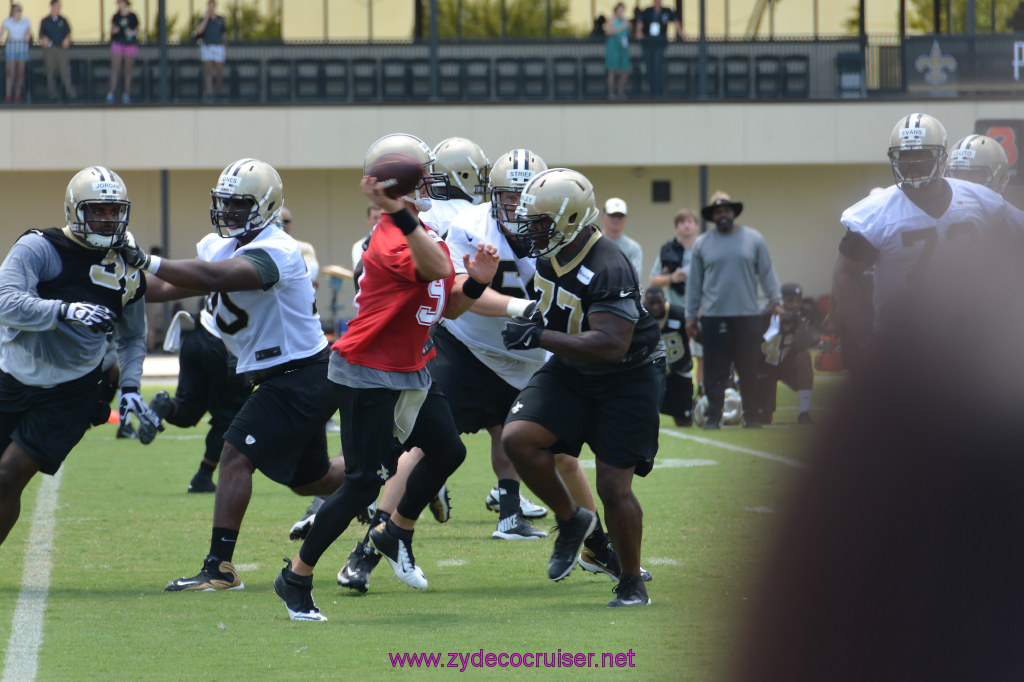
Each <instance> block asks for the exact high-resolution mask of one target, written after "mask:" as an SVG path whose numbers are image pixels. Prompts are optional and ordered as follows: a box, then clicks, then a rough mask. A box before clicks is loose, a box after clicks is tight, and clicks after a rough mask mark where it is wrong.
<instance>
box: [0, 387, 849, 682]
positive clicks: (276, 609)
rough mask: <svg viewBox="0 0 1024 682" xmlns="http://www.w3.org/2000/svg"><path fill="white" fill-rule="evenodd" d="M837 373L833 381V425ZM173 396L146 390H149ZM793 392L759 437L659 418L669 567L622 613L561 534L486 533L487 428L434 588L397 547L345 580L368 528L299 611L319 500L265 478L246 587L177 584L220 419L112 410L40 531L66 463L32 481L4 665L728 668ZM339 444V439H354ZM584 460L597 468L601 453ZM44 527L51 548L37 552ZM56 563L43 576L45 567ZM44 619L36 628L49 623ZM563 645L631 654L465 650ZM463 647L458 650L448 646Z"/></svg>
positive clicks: (656, 515) (647, 552)
mask: <svg viewBox="0 0 1024 682" xmlns="http://www.w3.org/2000/svg"><path fill="white" fill-rule="evenodd" d="M841 384H842V379H840V378H836V377H832V376H823V377H819V378H818V381H817V385H816V386H815V401H814V402H815V406H814V412H815V416H816V417H818V419H819V421H820V420H821V419H822V418H823V417H824V416H825V413H826V411H827V405H828V404H830V403H831V402H832V401H833V396H834V395H835V393H836V391H837V390H838V389H839V387H840V386H841ZM156 390H157V387H155V386H149V387H145V388H144V391H143V392H144V394H145V395H146V397H147V398H149V397H150V396H151V395H152V394H153V392H155V391H156ZM172 390H173V389H172ZM779 406H780V409H779V411H778V412H777V413H776V420H775V422H776V423H775V425H773V426H770V427H767V428H765V429H762V430H759V431H754V430H744V429H741V428H740V427H726V428H724V429H723V430H721V431H717V432H705V431H701V430H697V429H692V428H690V429H679V428H675V427H674V426H671V420H668V419H667V418H664V417H663V418H662V426H663V430H662V438H661V446H660V451H659V454H658V459H657V462H658V464H657V468H655V470H654V471H653V472H652V473H651V474H650V475H649V476H648V477H647V478H644V479H635V483H634V489H635V491H636V493H637V495H638V497H639V499H640V502H641V504H642V505H643V508H644V513H645V517H644V543H643V564H644V565H645V566H646V567H647V568H648V569H649V570H650V571H651V573H652V574H653V576H654V579H653V581H652V582H651V583H649V584H648V589H649V593H650V596H651V599H652V601H653V604H652V605H651V606H649V607H647V608H627V609H609V608H606V606H605V604H606V603H607V602H608V600H610V599H611V598H612V597H613V594H612V582H611V581H610V580H609V579H608V578H606V577H604V576H596V575H593V574H590V573H586V572H584V571H582V570H581V569H579V568H577V569H576V570H575V571H574V572H573V573H572V574H570V575H569V577H568V578H567V579H566V580H564V581H562V582H560V583H553V582H550V581H549V580H548V579H547V575H546V567H547V559H548V556H549V555H550V552H551V546H552V545H551V538H550V537H549V538H546V539H543V540H540V541H520V542H510V541H497V540H492V539H491V538H490V534H491V532H492V531H493V530H494V527H495V523H496V521H497V515H496V514H494V513H492V512H490V511H488V510H487V509H486V508H485V507H484V498H485V497H486V495H487V492H488V490H489V489H490V488H491V487H492V486H493V485H494V475H493V473H492V471H491V467H490V458H489V443H488V442H487V437H486V435H485V434H483V435H482V434H477V435H474V436H469V437H467V439H466V444H467V448H468V450H469V454H468V456H467V459H466V462H465V464H464V465H463V466H462V468H460V469H459V471H457V472H456V473H455V474H454V476H453V477H452V479H451V480H450V481H449V487H450V489H451V492H452V518H451V521H449V522H448V523H446V524H443V525H442V524H438V523H436V522H435V521H434V519H433V518H432V517H431V516H430V515H429V512H426V513H425V514H424V517H423V518H422V519H421V521H420V523H419V524H418V526H417V531H416V537H415V544H414V548H415V551H416V559H417V563H418V564H419V565H420V566H421V567H422V568H423V571H424V573H425V574H426V576H427V578H428V580H429V581H430V588H429V589H428V590H426V591H424V592H416V591H413V590H411V589H409V588H408V587H406V586H405V585H403V584H401V583H399V582H398V581H397V580H396V579H395V578H394V576H393V575H392V573H391V569H390V567H389V566H388V565H387V562H386V561H384V562H382V563H381V565H380V566H379V567H378V568H377V570H376V571H375V572H374V573H373V576H372V579H371V581H370V591H369V593H367V594H365V595H360V594H358V593H356V592H353V591H351V590H347V589H345V588H342V587H339V586H338V585H337V584H336V582H335V575H336V573H337V571H338V569H339V568H341V566H342V564H343V563H344V561H345V558H346V556H347V554H348V552H349V551H350V550H351V548H352V546H353V545H354V544H355V542H356V541H357V540H358V539H360V538H361V536H362V534H363V532H364V531H365V526H360V525H358V524H354V525H353V526H352V527H350V528H349V530H348V531H346V533H345V534H344V535H343V536H342V537H341V538H340V539H339V541H338V542H337V543H336V544H335V545H334V546H333V547H332V548H331V549H330V550H329V551H328V553H327V554H326V555H325V556H324V558H323V559H322V561H321V563H320V565H319V567H318V571H317V574H316V577H315V583H314V597H315V599H316V601H317V604H318V606H319V607H320V609H321V611H323V613H324V614H325V615H326V616H327V617H328V618H329V619H330V620H329V621H328V622H326V623H293V622H291V621H289V620H288V616H287V613H286V612H285V609H284V606H283V604H282V603H281V602H280V601H279V600H278V598H277V597H276V596H275V595H274V593H273V586H272V584H273V580H274V577H275V576H276V574H277V573H278V571H279V570H280V568H281V566H282V565H283V562H282V561H281V559H282V557H285V556H289V557H290V556H293V555H294V554H295V553H296V551H297V550H298V544H297V543H293V542H290V541H289V540H288V530H289V528H290V527H291V525H292V523H293V522H294V521H295V520H296V519H298V518H299V517H300V516H301V515H302V513H303V512H304V510H305V508H306V506H307V504H308V500H307V499H306V498H300V497H297V496H296V495H294V494H293V493H291V492H290V491H289V490H288V489H286V488H284V487H283V486H280V485H277V484H275V483H272V482H270V481H269V480H267V479H266V478H264V477H263V476H262V475H260V474H257V475H256V477H255V479H254V485H253V497H252V501H251V503H250V505H249V510H248V512H247V514H246V518H245V522H244V523H243V526H242V530H241V534H240V536H239V541H238V549H237V550H236V552H235V557H234V563H235V565H236V566H237V567H238V569H239V572H240V573H241V575H242V579H243V580H244V582H245V589H244V590H240V591H231V592H216V593H169V592H164V590H163V588H164V586H165V585H166V584H167V582H169V581H170V580H172V579H174V578H178V577H181V576H185V575H189V576H191V575H193V574H195V573H196V572H198V570H199V568H200V567H201V563H202V559H203V556H204V555H205V554H206V552H207V549H208V545H209V539H210V538H209V535H210V522H211V515H212V508H213V495H209V494H203V495H189V494H186V493H185V490H186V488H187V485H188V481H189V479H190V478H191V476H192V474H193V472H194V471H195V468H196V466H197V464H198V462H199V459H200V456H201V453H202V448H203V436H204V435H205V429H206V426H205V424H203V425H201V426H200V427H199V428H197V429H191V430H180V429H176V428H174V427H168V429H167V431H166V432H165V433H163V434H161V435H160V436H158V438H157V439H156V441H155V442H153V443H152V444H151V445H148V446H142V445H140V444H139V443H138V442H137V441H134V440H115V439H114V431H115V427H114V426H112V425H106V426H103V427H100V428H95V429H92V430H90V431H89V432H88V433H87V434H86V437H85V439H84V440H83V442H82V443H81V444H80V445H79V446H78V447H77V448H76V449H75V450H74V451H73V452H72V453H71V455H70V456H69V458H68V460H67V461H66V462H65V465H64V467H63V469H62V473H61V475H60V478H59V482H58V483H59V484H58V486H57V489H56V505H55V511H54V512H53V516H52V521H49V522H47V521H46V520H41V521H40V522H39V523H38V524H37V525H36V527H35V529H34V531H35V532H33V517H34V514H35V512H36V507H37V498H39V492H40V488H41V484H42V483H43V480H44V479H49V477H43V476H37V477H36V479H35V480H34V481H33V482H32V484H31V485H30V486H29V488H28V489H27V490H26V492H25V495H24V496H23V498H22V513H21V518H20V520H19V522H18V525H17V526H16V527H15V529H14V530H13V531H12V533H11V535H10V537H9V538H8V540H7V541H6V542H5V543H4V545H3V546H2V548H0V646H2V647H3V648H4V656H5V659H4V660H5V663H4V665H5V671H4V679H19V678H23V677H24V676H25V675H27V674H29V673H31V671H32V670H33V668H32V666H33V665H35V666H37V668H35V669H34V670H35V671H36V679H39V680H83V679H107V680H192V679H195V680H199V679H224V680H253V679H267V680H271V679H272V680H306V679H343V678H348V677H351V676H352V675H360V676H362V677H364V678H365V679H378V678H383V677H388V676H390V675H392V674H393V673H394V671H395V666H394V665H393V662H392V657H391V654H402V653H409V654H414V653H431V652H434V653H440V654H442V656H441V658H440V659H439V660H438V662H439V663H440V664H441V665H442V666H448V665H449V664H451V663H453V662H455V663H456V664H457V666H458V667H454V668H447V667H445V668H441V669H439V670H437V669H431V670H428V669H426V668H425V667H423V666H422V664H421V666H419V667H417V666H413V667H415V668H416V670H417V672H418V673H419V674H428V675H432V676H440V677H447V676H451V675H453V674H459V671H460V670H461V669H462V667H463V665H465V666H466V670H465V673H462V674H469V675H473V676H480V675H501V676H502V677H504V678H508V677H510V676H511V677H513V678H516V679H520V678H522V679H551V678H556V677H558V678H568V679H584V678H588V677H592V676H594V675H595V674H596V675H598V676H600V677H602V678H604V677H606V676H611V677H620V678H626V677H631V678H638V679H677V680H687V681H689V680H695V681H703V680H717V679H722V678H723V677H724V675H725V674H726V673H727V671H728V669H729V665H730V662H731V661H732V660H733V657H734V655H735V651H736V631H737V626H738V623H739V620H740V617H741V616H742V614H743V609H744V606H745V604H746V603H747V599H748V596H749V587H748V585H749V581H750V580H751V579H752V577H753V576H755V575H756V571H757V562H758V560H759V557H760V552H761V551H762V550H763V548H764V546H765V543H766V541H767V540H768V538H769V534H770V531H771V529H772V524H773V523H774V520H775V518H776V515H775V514H774V511H775V510H777V509H778V508H779V505H780V503H781V501H782V498H783V496H784V494H785V492H786V490H787V486H788V484H789V482H790V481H791V477H792V475H793V473H794V472H795V471H797V467H798V466H799V463H800V462H801V461H802V460H805V459H806V457H807V456H808V452H807V448H808V446H809V445H810V444H811V443H812V442H813V440H814V437H815V435H816V434H817V432H818V429H819V428H820V427H818V426H812V427H797V426H795V422H796V415H797V410H796V409H795V396H794V394H793V393H792V392H790V391H789V390H788V389H786V388H785V387H780V389H779ZM329 444H330V447H331V449H332V451H334V452H336V451H337V449H338V447H339V439H338V436H337V434H329ZM583 459H584V464H585V465H587V466H588V468H587V472H588V475H589V476H590V477H591V480H593V474H594V469H593V461H592V460H593V456H592V455H591V454H589V453H586V454H585V455H584V457H583ZM52 483H53V482H52V479H51V483H50V485H49V488H48V489H44V490H43V501H44V503H45V500H46V499H47V498H46V496H47V495H51V498H49V499H52V493H53V491H52V488H53V485H52ZM524 492H526V494H527V495H528V496H530V497H531V499H535V501H537V502H540V501H539V500H536V498H535V497H534V496H532V495H531V494H530V493H529V491H524ZM44 506H45V505H44ZM553 523H554V522H553V520H552V518H551V517H550V516H549V517H548V518H546V519H541V520H537V521H536V522H535V524H534V525H536V526H537V527H538V528H542V529H544V530H547V531H550V530H551V526H552V525H553ZM48 531H52V549H51V550H50V551H48V552H40V551H38V549H39V547H45V546H46V542H47V536H48ZM26 556H28V557H29V560H28V562H26ZM48 568H49V571H50V575H49V580H48V586H46V583H44V586H45V591H44V587H40V586H38V585H36V584H35V583H34V582H33V581H32V580H30V579H29V578H31V577H32V576H36V577H38V576H40V575H45V571H46V570H47V569H48ZM26 571H27V572H28V574H29V576H26ZM35 582H38V581H35ZM23 584H26V585H28V587H27V588H26V589H24V590H23ZM44 598H45V610H42V609H41V607H40V604H42V603H43V599H44ZM19 599H21V600H22V602H21V604H22V607H21V608H20V609H18V604H19ZM40 616H41V618H40ZM40 621H41V632H42V634H41V639H40V638H39V637H36V636H33V635H32V633H33V632H34V631H33V630H32V628H33V627H39V625H40ZM26 641H27V642H28V645H26ZM12 642H18V643H19V645H18V646H17V647H12V646H11V643H12ZM559 650H560V651H561V653H571V654H577V653H583V654H589V653H594V654H596V655H595V656H594V657H593V659H592V660H593V662H594V665H595V666H599V665H600V661H601V656H600V654H601V653H612V654H628V653H629V652H632V658H631V661H632V664H633V665H634V666H635V667H623V668H608V667H605V668H600V669H597V670H595V669H586V668H575V667H573V668H569V667H561V668H546V667H539V668H538V667H525V666H523V665H522V662H523V661H525V660H531V661H532V660H533V657H530V658H529V659H526V658H519V661H520V665H519V666H517V667H513V666H507V667H499V666H497V665H495V666H494V667H487V666H486V663H485V664H484V665H483V667H474V666H473V665H472V664H471V659H469V655H470V654H473V653H476V654H477V657H476V659H479V658H480V652H481V651H482V652H483V654H484V655H486V654H488V653H493V654H495V655H497V654H501V653H505V654H513V653H518V654H525V653H531V654H533V653H541V654H543V653H547V654H548V655H549V656H550V655H551V654H555V653H558V652H559ZM457 652H462V658H461V659H459V658H453V657H452V656H451V655H450V653H457ZM514 660H516V659H515V658H513V661H514ZM560 660H562V661H563V666H564V665H565V658H564V657H563V658H561V659H560ZM625 660H626V659H624V658H622V659H620V661H625ZM627 666H628V664H627ZM406 667H409V666H408V665H407V666H406ZM638 676H639V677H638Z"/></svg>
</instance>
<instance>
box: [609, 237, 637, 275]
mask: <svg viewBox="0 0 1024 682" xmlns="http://www.w3.org/2000/svg"><path fill="white" fill-rule="evenodd" d="M604 236H605V237H608V234H607V233H605V235H604ZM608 239H610V240H611V242H612V244H615V245H616V246H618V247H619V248H620V249H622V253H624V254H626V258H628V259H629V263H630V265H632V266H633V270H634V271H635V272H636V276H637V279H640V273H641V272H643V267H644V249H643V247H642V246H640V244H639V243H638V242H637V241H636V240H635V239H632V238H630V237H627V236H626V235H622V236H621V237H619V238H618V239H613V238H612V237H608Z"/></svg>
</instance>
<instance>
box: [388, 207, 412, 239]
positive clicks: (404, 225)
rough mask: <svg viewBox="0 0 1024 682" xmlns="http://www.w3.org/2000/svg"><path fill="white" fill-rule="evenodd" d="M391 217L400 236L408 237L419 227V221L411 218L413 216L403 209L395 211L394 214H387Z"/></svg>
mask: <svg viewBox="0 0 1024 682" xmlns="http://www.w3.org/2000/svg"><path fill="white" fill-rule="evenodd" d="M388 215H389V216H391V220H392V222H394V223H395V227H397V228H398V229H399V230H401V231H402V234H404V235H405V236H407V237H408V236H409V235H410V234H412V233H413V231H414V230H415V229H416V228H417V227H419V226H420V221H418V220H416V218H415V217H413V214H412V213H410V212H409V211H407V210H405V209H404V208H403V209H402V210H401V211H395V212H394V213H388Z"/></svg>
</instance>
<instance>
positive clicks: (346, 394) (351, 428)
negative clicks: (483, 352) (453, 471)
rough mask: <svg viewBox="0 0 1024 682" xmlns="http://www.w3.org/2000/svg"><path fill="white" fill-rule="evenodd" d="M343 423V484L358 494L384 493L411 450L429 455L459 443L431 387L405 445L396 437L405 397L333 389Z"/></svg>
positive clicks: (340, 387) (445, 407)
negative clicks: (397, 410)
mask: <svg viewBox="0 0 1024 682" xmlns="http://www.w3.org/2000/svg"><path fill="white" fill-rule="evenodd" d="M333 386H334V393H335V396H336V399H337V404H338V416H339V418H340V420H341V449H342V452H344V453H345V481H346V483H348V484H349V485H354V486H357V487H359V488H364V489H365V488H380V486H382V485H384V482H385V481H387V479H388V478H390V477H391V476H393V475H394V473H395V471H396V470H397V467H398V456H399V455H401V454H402V453H403V452H404V451H405V450H407V449H409V448H412V447H420V448H422V449H423V450H424V452H427V453H430V452H431V451H433V450H436V449H438V448H439V447H444V446H446V445H447V444H448V443H449V442H450V441H451V440H452V439H455V440H458V437H459V434H458V432H457V431H456V429H455V422H454V421H453V420H452V415H451V411H450V410H449V408H448V402H447V401H446V400H445V397H444V395H443V394H442V393H441V391H440V389H439V388H438V387H437V384H436V383H435V384H432V385H431V386H430V390H429V391H428V392H427V397H426V399H425V400H424V401H423V405H422V406H421V407H420V411H419V414H418V415H417V416H416V423H415V424H414V425H413V429H412V432H411V433H410V434H409V438H408V439H407V440H406V441H405V443H399V442H398V439H397V438H395V437H394V435H393V433H394V431H393V429H394V423H395V405H396V404H397V402H398V398H399V396H400V395H401V391H396V390H393V389H388V388H352V387H350V386H343V385H341V384H333Z"/></svg>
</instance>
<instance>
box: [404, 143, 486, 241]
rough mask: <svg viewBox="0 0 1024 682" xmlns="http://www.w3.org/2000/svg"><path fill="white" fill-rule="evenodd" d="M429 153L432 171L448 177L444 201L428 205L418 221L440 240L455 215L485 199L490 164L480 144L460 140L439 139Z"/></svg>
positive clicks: (445, 233)
mask: <svg viewBox="0 0 1024 682" xmlns="http://www.w3.org/2000/svg"><path fill="white" fill-rule="evenodd" d="M433 153H434V156H435V157H436V161H434V164H433V171H434V172H435V173H444V174H445V175H447V176H448V189H447V192H448V200H447V201H433V202H431V204H430V209H429V210H427V211H423V212H422V213H421V214H420V218H421V219H422V220H423V222H424V223H426V224H427V225H430V226H431V227H432V228H434V231H435V232H437V233H438V234H439V235H441V237H442V238H444V237H446V236H448V229H449V226H450V225H451V223H452V221H453V220H455V218H456V216H458V215H459V214H461V213H462V212H463V211H465V210H466V209H467V208H469V207H470V206H476V205H477V204H479V203H481V202H482V201H483V200H484V198H485V197H486V196H487V177H488V176H489V175H490V173H491V162H490V161H488V160H487V155H486V154H484V150H483V149H481V148H480V145H478V144H477V143H475V142H473V141H472V140H467V139H466V138H464V137H449V138H448V139H446V140H442V141H441V142H439V143H438V145H437V146H436V147H434V152H433Z"/></svg>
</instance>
